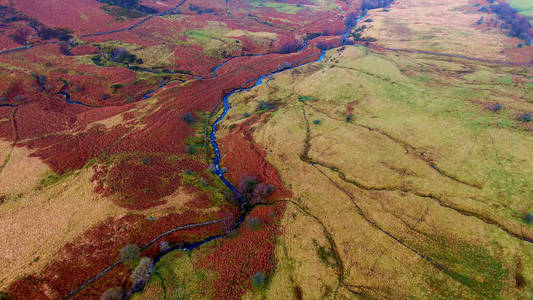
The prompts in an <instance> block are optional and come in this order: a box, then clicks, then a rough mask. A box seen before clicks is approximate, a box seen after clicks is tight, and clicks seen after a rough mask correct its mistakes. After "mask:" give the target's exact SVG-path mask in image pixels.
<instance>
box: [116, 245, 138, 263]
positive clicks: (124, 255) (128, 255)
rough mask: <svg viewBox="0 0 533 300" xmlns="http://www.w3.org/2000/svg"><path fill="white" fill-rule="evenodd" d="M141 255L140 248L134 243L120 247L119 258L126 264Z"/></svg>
mask: <svg viewBox="0 0 533 300" xmlns="http://www.w3.org/2000/svg"><path fill="white" fill-rule="evenodd" d="M140 257H141V248H139V246H137V245H136V244H128V245H126V246H124V247H122V249H120V258H121V259H122V261H123V262H124V263H126V264H131V263H134V262H135V261H136V260H138V259H139V258H140Z"/></svg>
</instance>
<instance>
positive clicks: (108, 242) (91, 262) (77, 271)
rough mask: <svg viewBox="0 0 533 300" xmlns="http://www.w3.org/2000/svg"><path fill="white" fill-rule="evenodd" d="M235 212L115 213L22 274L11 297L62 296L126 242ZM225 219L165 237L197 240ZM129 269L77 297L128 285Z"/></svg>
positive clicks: (155, 249)
mask: <svg viewBox="0 0 533 300" xmlns="http://www.w3.org/2000/svg"><path fill="white" fill-rule="evenodd" d="M228 213H229V214H230V215H233V214H234V212H233V211H232V209H224V210H221V211H218V212H216V213H210V214H203V213H198V212H194V211H187V212H184V213H182V214H171V215H168V216H165V217H162V218H160V219H158V220H155V221H150V220H148V219H147V218H146V217H145V216H143V215H128V216H124V217H122V218H119V219H113V218H110V219H108V220H107V221H105V222H103V223H102V224H100V225H98V226H96V227H94V228H91V229H89V230H88V231H87V232H85V233H84V234H82V235H81V236H80V237H78V238H77V239H76V240H75V241H73V242H72V243H68V244H66V245H65V246H63V247H62V248H61V250H60V251H59V252H58V253H57V258H56V260H55V261H53V262H52V263H51V264H50V265H49V266H48V267H46V269H45V270H44V271H43V272H42V273H41V274H38V275H33V276H28V277H25V278H21V279H20V280H18V281H16V282H15V283H13V284H12V285H11V286H10V287H9V289H8V291H7V292H8V294H9V295H10V296H11V297H12V299H28V298H32V299H50V298H52V299H58V298H62V297H64V296H66V295H67V294H68V293H69V292H71V291H73V290H75V289H76V288H77V287H78V286H79V285H81V284H82V283H84V282H85V281H87V280H88V279H89V278H91V277H93V276H95V275H96V274H98V273H100V272H101V271H103V270H104V269H105V268H107V267H108V266H109V265H111V264H113V263H114V262H115V261H117V260H119V259H120V249H121V248H122V247H124V246H125V245H127V244H132V243H134V244H138V245H141V246H142V245H144V244H146V243H148V242H149V241H150V240H151V239H152V238H154V237H155V236H157V235H159V234H161V233H163V232H166V231H168V230H170V229H172V228H175V227H178V226H183V225H186V224H192V223H198V222H205V221H209V220H216V219H220V218H222V217H223V216H225V215H228ZM221 230H222V229H221V226H220V224H212V225H208V226H203V227H196V228H191V229H187V230H184V231H178V232H175V233H172V234H170V235H168V236H166V237H165V238H164V239H163V240H164V241H167V242H168V243H171V244H175V243H179V242H182V241H187V242H195V241H200V240H202V239H205V238H207V237H208V236H211V235H216V234H220V233H221ZM158 253H159V243H155V244H154V245H153V246H152V247H150V248H149V249H147V250H145V251H143V255H145V256H149V257H155V256H156V255H157V254H158ZM129 273H130V270H128V268H127V267H126V266H124V265H121V266H119V267H118V268H117V269H116V270H113V271H112V272H110V273H108V274H107V275H105V276H104V277H103V278H102V279H100V280H97V281H96V282H95V283H93V284H92V285H91V286H90V287H88V288H87V289H85V290H83V291H82V292H81V293H80V294H78V295H77V296H76V297H75V298H76V299H88V298H91V299H93V298H98V297H100V295H101V294H102V293H103V292H104V291H105V290H107V289H108V288H110V287H113V286H124V287H128V286H129V285H130V283H129V282H128V280H127V278H128V276H129Z"/></svg>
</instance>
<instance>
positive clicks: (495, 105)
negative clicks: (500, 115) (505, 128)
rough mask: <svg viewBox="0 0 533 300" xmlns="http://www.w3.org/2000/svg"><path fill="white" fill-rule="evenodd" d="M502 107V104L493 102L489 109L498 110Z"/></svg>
mask: <svg viewBox="0 0 533 300" xmlns="http://www.w3.org/2000/svg"><path fill="white" fill-rule="evenodd" d="M502 108H503V106H502V105H501V104H500V103H496V104H493V105H492V106H491V107H490V110H491V111H492V112H495V113H497V112H499V111H500V110H501V109H502Z"/></svg>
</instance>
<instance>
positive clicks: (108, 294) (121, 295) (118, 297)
mask: <svg viewBox="0 0 533 300" xmlns="http://www.w3.org/2000/svg"><path fill="white" fill-rule="evenodd" d="M125 294H126V293H125V291H124V289H123V288H122V287H119V286H117V287H112V288H110V289H108V290H107V291H105V292H104V293H103V294H102V296H100V300H123V299H125ZM0 299H1V298H0Z"/></svg>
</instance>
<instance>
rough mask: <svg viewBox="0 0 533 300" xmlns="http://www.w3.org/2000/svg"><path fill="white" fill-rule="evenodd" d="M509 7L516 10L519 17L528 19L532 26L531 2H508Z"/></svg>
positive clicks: (532, 7)
mask: <svg viewBox="0 0 533 300" xmlns="http://www.w3.org/2000/svg"><path fill="white" fill-rule="evenodd" d="M509 4H510V5H511V7H513V8H514V9H516V10H517V11H518V12H519V13H520V14H521V15H523V16H526V17H529V18H530V21H529V22H530V23H531V24H532V25H533V2H532V1H530V0H509Z"/></svg>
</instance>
